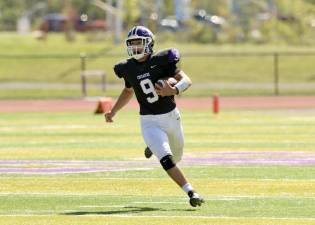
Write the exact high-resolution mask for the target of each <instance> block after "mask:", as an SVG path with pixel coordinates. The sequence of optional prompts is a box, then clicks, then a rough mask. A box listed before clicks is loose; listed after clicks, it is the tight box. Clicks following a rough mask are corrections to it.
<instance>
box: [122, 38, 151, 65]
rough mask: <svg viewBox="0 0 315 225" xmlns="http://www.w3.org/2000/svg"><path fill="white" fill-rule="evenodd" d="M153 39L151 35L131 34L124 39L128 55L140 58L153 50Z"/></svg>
mask: <svg viewBox="0 0 315 225" xmlns="http://www.w3.org/2000/svg"><path fill="white" fill-rule="evenodd" d="M153 44H154V42H153V39H152V38H151V37H139V36H131V37H128V38H127V40H126V45H127V52H128V55H129V56H130V57H132V58H135V59H137V60H138V59H141V58H142V57H144V56H145V55H150V54H152V52H153Z"/></svg>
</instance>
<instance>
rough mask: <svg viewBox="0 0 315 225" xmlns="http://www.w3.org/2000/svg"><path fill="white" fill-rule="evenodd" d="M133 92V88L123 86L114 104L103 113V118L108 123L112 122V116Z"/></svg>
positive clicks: (128, 99)
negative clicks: (109, 109)
mask: <svg viewBox="0 0 315 225" xmlns="http://www.w3.org/2000/svg"><path fill="white" fill-rule="evenodd" d="M133 94H134V91H133V88H128V87H125V88H124V89H123V90H122V92H121V93H120V95H119V97H118V99H117V101H116V103H115V104H114V106H113V108H112V110H111V111H109V112H107V113H105V120H106V122H108V123H111V122H113V117H114V116H115V114H116V113H117V112H118V111H119V110H120V109H121V108H123V107H124V106H125V105H127V103H128V102H129V101H130V99H131V98H132V96H133Z"/></svg>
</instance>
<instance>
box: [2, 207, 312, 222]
mask: <svg viewBox="0 0 315 225" xmlns="http://www.w3.org/2000/svg"><path fill="white" fill-rule="evenodd" d="M34 212H37V213H38V212H41V211H38V210H37V211H34ZM45 212H47V211H45ZM63 212H68V213H71V212H73V213H75V212H76V211H71V210H67V211H63ZM91 213H93V212H91ZM17 216H20V217H21V216H22V217H47V216H50V217H51V216H69V215H52V214H46V215H36V214H35V215H33V214H2V215H0V217H17ZM80 217H120V218H152V217H153V218H190V219H233V220H289V221H290V220H298V221H300V220H307V221H315V218H309V217H250V216H249V217H232V216H231V217H229V216H168V215H165V216H163V215H147V216H146V215H128V214H119V215H117V214H116V215H100V214H90V215H80Z"/></svg>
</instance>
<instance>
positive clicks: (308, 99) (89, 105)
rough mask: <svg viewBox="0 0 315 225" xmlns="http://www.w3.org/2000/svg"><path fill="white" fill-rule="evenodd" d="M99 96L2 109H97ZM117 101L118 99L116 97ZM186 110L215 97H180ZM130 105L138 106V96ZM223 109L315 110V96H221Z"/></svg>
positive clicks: (13, 103)
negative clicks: (96, 97) (97, 97)
mask: <svg viewBox="0 0 315 225" xmlns="http://www.w3.org/2000/svg"><path fill="white" fill-rule="evenodd" d="M97 101H98V100H97V99H95V98H94V99H67V100H0V112H65V111H94V110H95V108H96V104H97ZM114 101H115V100H114ZM176 101H177V105H178V107H179V108H183V109H211V108H212V98H184V97H180V98H177V100H176ZM126 108H131V109H138V104H137V102H136V100H135V99H132V100H131V102H130V103H129V104H128V105H127V106H126ZM220 108H221V109H273V108H274V109H315V96H279V97H274V96H268V97H220Z"/></svg>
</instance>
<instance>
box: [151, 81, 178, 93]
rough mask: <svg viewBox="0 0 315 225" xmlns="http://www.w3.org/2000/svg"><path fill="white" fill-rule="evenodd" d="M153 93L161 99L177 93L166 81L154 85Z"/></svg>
mask: <svg viewBox="0 0 315 225" xmlns="http://www.w3.org/2000/svg"><path fill="white" fill-rule="evenodd" d="M155 91H156V93H157V94H158V95H160V96H162V97H163V96H172V95H176V93H177V91H176V88H175V87H174V86H172V85H171V84H170V83H169V82H168V81H164V82H163V83H160V82H157V83H155Z"/></svg>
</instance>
